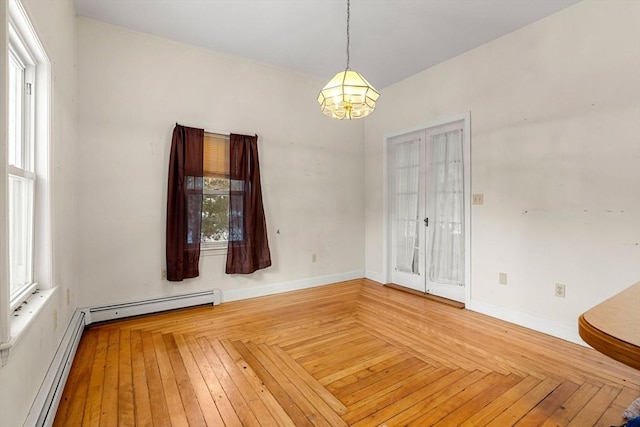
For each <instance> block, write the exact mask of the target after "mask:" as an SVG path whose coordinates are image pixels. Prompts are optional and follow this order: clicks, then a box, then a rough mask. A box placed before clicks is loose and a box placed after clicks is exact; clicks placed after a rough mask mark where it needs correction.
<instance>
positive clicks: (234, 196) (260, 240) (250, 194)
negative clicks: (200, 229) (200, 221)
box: [226, 134, 271, 274]
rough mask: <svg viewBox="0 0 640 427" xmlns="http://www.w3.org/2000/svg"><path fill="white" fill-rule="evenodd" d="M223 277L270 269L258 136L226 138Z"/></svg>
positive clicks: (232, 136)
mask: <svg viewBox="0 0 640 427" xmlns="http://www.w3.org/2000/svg"><path fill="white" fill-rule="evenodd" d="M229 142H230V146H229V152H230V154H229V157H230V159H229V160H230V168H229V178H230V181H229V188H230V194H229V246H228V250H227V268H226V272H227V274H250V273H253V272H254V271H256V270H259V269H261V268H266V267H269V266H270V265H271V254H270V252H269V241H268V240H267V225H266V221H265V219H264V207H263V205H262V187H261V186H260V166H259V163H258V136H245V135H235V134H231V135H230V140H229Z"/></svg>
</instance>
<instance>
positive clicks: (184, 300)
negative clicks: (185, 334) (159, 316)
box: [83, 289, 222, 325]
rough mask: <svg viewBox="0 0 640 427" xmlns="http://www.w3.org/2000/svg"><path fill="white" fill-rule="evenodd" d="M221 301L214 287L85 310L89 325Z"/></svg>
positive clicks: (215, 303) (216, 303)
mask: <svg viewBox="0 0 640 427" xmlns="http://www.w3.org/2000/svg"><path fill="white" fill-rule="evenodd" d="M221 301H222V295H221V292H220V289H214V290H211V291H204V292H194V293H190V294H182V295H171V296H167V297H160V298H151V299H147V300H142V301H134V302H129V303H123V304H110V305H104V306H100V307H91V308H88V309H84V310H83V312H84V313H85V315H86V320H85V323H86V324H87V325H89V324H91V323H95V322H104V321H106V320H114V319H121V318H124V317H131V316H139V315H141V314H150V313H157V312H160V311H167V310H175V309H177V308H185V307H193V306H196V305H205V304H213V305H219V304H220V302H221Z"/></svg>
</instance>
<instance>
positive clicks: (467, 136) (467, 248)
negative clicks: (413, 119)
mask: <svg viewBox="0 0 640 427" xmlns="http://www.w3.org/2000/svg"><path fill="white" fill-rule="evenodd" d="M460 121H462V122H463V137H464V141H463V151H462V156H463V162H464V202H465V203H464V222H465V228H464V229H465V232H464V287H465V289H464V292H465V301H464V302H465V305H468V304H469V303H470V302H471V285H472V284H471V231H472V224H471V112H470V111H467V112H466V113H461V114H457V115H454V116H449V117H444V118H442V119H438V120H434V121H431V122H427V123H424V124H419V125H416V126H412V127H409V128H404V129H401V130H398V131H393V132H389V133H386V134H384V136H383V151H382V180H383V186H382V260H383V265H382V276H383V278H384V281H385V283H390V282H391V269H392V265H391V264H392V262H393V260H392V259H391V251H390V250H389V244H390V242H391V232H392V225H391V223H390V221H391V217H392V216H391V205H390V204H389V178H390V175H389V174H390V171H389V144H390V141H391V139H393V138H395V137H398V136H401V135H405V134H408V133H412V132H419V131H422V130H426V129H429V128H433V127H437V126H442V125H446V124H449V123H453V122H460Z"/></svg>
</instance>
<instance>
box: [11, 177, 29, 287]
mask: <svg viewBox="0 0 640 427" xmlns="http://www.w3.org/2000/svg"><path fill="white" fill-rule="evenodd" d="M33 186H34V182H33V181H32V180H30V179H27V178H22V177H18V176H15V175H9V272H10V273H9V283H10V293H11V296H12V297H13V296H14V295H15V294H16V293H18V292H19V291H20V290H21V289H22V288H23V287H24V286H28V285H30V284H31V283H32V282H33V274H32V259H33V256H32V254H33Z"/></svg>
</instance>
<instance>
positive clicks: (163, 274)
mask: <svg viewBox="0 0 640 427" xmlns="http://www.w3.org/2000/svg"><path fill="white" fill-rule="evenodd" d="M160 278H161V279H162V280H167V269H166V268H163V269H162V270H160Z"/></svg>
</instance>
